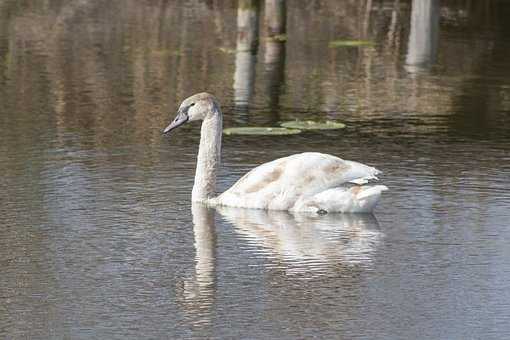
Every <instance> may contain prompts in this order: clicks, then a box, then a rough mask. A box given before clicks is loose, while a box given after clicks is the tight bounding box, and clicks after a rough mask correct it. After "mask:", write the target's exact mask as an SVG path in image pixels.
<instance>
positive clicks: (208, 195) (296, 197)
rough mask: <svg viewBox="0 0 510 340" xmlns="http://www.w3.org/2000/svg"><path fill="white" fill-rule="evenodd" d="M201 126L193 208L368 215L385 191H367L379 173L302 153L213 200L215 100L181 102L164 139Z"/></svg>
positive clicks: (217, 145)
mask: <svg viewBox="0 0 510 340" xmlns="http://www.w3.org/2000/svg"><path fill="white" fill-rule="evenodd" d="M197 120H201V121H202V127H201V131H200V146H199V149H198V156H197V167H196V172H195V183H194V185H193V191H192V194H191V200H192V201H193V202H201V203H205V204H207V205H211V206H230V207H238V208H253V209H264V210H287V211H291V212H311V213H319V214H322V213H330V212H343V213H347V212H352V213H369V212H372V210H373V209H374V207H375V206H376V204H377V202H378V200H379V198H380V196H381V193H382V192H383V191H384V190H387V189H388V188H387V187H386V186H384V185H367V183H368V181H369V180H376V179H377V177H376V176H377V175H378V174H379V173H380V171H379V170H377V169H375V168H373V167H370V166H367V165H364V164H361V163H358V162H353V161H348V160H343V159H341V158H338V157H335V156H332V155H328V154H323V153H318V152H305V153H300V154H295V155H291V156H288V157H283V158H279V159H276V160H274V161H271V162H268V163H265V164H262V165H259V166H257V167H256V168H254V169H252V170H251V171H249V172H248V173H247V174H246V175H244V176H243V177H242V178H241V179H239V180H238V181H237V182H236V183H235V184H234V185H233V186H232V187H231V188H230V189H228V190H227V191H225V192H224V193H222V194H220V195H219V196H215V194H216V192H215V190H216V175H217V172H218V169H219V166H220V156H221V136H222V130H223V115H222V113H221V109H220V105H219V103H218V101H217V99H216V98H215V97H214V96H213V95H211V94H209V93H205V92H203V93H198V94H195V95H192V96H191V97H189V98H186V99H185V100H184V101H183V102H182V103H181V105H180V106H179V109H178V112H177V116H176V117H175V119H174V120H173V121H172V122H171V123H170V125H168V126H167V127H166V128H165V129H164V130H163V133H164V134H165V135H167V134H169V132H170V131H172V130H174V129H176V128H177V127H179V126H182V125H183V124H185V123H187V122H192V121H197Z"/></svg>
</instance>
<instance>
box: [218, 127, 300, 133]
mask: <svg viewBox="0 0 510 340" xmlns="http://www.w3.org/2000/svg"><path fill="white" fill-rule="evenodd" d="M223 133H224V134H226V135H296V134H298V133H301V130H299V129H287V128H281V127H237V128H228V129H224V130H223Z"/></svg>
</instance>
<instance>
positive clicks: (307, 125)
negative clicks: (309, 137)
mask: <svg viewBox="0 0 510 340" xmlns="http://www.w3.org/2000/svg"><path fill="white" fill-rule="evenodd" d="M280 126H281V127H284V128H288V129H300V130H337V129H343V128H345V124H344V123H340V122H335V121H331V120H326V121H324V122H316V121H313V120H291V121H287V122H283V123H281V124H280Z"/></svg>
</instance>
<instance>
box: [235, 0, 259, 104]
mask: <svg viewBox="0 0 510 340" xmlns="http://www.w3.org/2000/svg"><path fill="white" fill-rule="evenodd" d="M259 15H260V5H259V1H258V0H239V3H238V8H237V43H236V65H235V73H234V101H235V105H236V108H238V109H240V110H241V111H247V109H248V105H249V102H250V100H251V97H252V95H253V87H254V81H255V63H256V58H257V49H258V39H259Z"/></svg>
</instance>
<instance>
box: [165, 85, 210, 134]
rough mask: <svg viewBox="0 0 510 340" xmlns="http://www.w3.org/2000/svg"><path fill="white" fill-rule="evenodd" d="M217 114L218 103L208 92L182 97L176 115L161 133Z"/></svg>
mask: <svg viewBox="0 0 510 340" xmlns="http://www.w3.org/2000/svg"><path fill="white" fill-rule="evenodd" d="M216 114H219V105H218V102H217V100H216V98H215V97H214V96H213V95H212V94H209V93H206V92H202V93H197V94H194V95H192V96H191V97H188V98H186V99H184V101H183V102H182V103H181V106H179V110H178V111H177V116H176V117H175V119H174V120H173V121H172V122H171V123H170V125H168V126H167V127H166V128H165V130H163V133H169V132H170V131H172V130H173V129H175V128H177V127H179V126H181V125H183V124H184V123H187V122H192V121H194V120H204V119H206V118H208V117H209V116H213V115H216Z"/></svg>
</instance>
